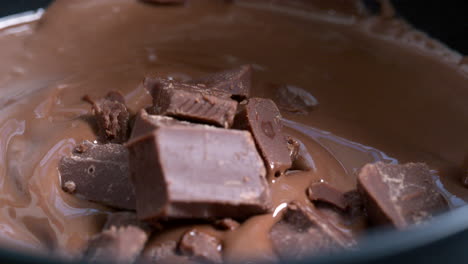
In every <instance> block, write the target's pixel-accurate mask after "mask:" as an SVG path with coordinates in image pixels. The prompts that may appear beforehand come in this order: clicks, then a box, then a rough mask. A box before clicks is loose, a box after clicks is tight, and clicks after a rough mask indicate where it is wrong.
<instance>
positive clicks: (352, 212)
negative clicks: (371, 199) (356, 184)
mask: <svg viewBox="0 0 468 264" xmlns="http://www.w3.org/2000/svg"><path fill="white" fill-rule="evenodd" d="M343 197H344V200H345V201H346V204H347V211H348V214H349V217H350V219H351V221H354V220H355V219H358V218H367V216H365V215H364V214H365V213H364V212H365V207H364V200H363V198H362V195H361V194H360V193H359V191H358V190H351V191H347V192H345V193H344V194H343Z"/></svg>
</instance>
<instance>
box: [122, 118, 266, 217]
mask: <svg viewBox="0 0 468 264" xmlns="http://www.w3.org/2000/svg"><path fill="white" fill-rule="evenodd" d="M127 146H128V148H129V150H130V168H131V174H132V179H133V181H134V185H135V188H136V195H137V198H136V200H137V202H136V203H137V213H138V217H139V218H140V219H142V220H148V221H149V220H157V219H160V218H220V217H232V218H246V217H248V216H251V215H254V214H259V213H264V212H267V211H268V210H269V205H270V195H269V189H268V185H267V182H266V179H265V167H264V164H263V162H262V160H261V158H260V156H259V154H258V153H257V150H256V149H255V144H254V142H253V139H252V136H251V135H250V133H248V132H245V131H237V130H226V129H221V128H215V127H210V126H204V125H193V126H187V127H184V126H172V127H161V128H159V129H157V130H155V131H154V132H152V133H150V134H148V135H147V136H144V137H139V138H137V139H135V140H132V141H131V142H129V143H128V144H127ZM220 146H222V147H220Z"/></svg>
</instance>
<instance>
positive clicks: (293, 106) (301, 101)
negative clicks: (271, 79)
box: [276, 85, 319, 114]
mask: <svg viewBox="0 0 468 264" xmlns="http://www.w3.org/2000/svg"><path fill="white" fill-rule="evenodd" d="M276 98H277V102H278V106H279V108H281V110H285V111H288V112H295V113H304V114H306V113H308V112H310V111H311V110H313V109H315V108H317V107H318V104H319V103H318V100H317V99H316V98H315V97H314V96H313V95H312V94H311V93H309V92H308V91H306V90H304V89H302V88H300V87H296V86H293V85H281V86H278V88H277V90H276Z"/></svg>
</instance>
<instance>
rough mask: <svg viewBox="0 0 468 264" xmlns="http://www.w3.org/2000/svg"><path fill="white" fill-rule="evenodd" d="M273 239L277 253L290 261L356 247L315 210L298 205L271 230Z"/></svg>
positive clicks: (292, 207)
mask: <svg viewBox="0 0 468 264" xmlns="http://www.w3.org/2000/svg"><path fill="white" fill-rule="evenodd" d="M270 239H271V242H272V244H273V249H274V250H275V252H276V253H277V254H278V255H279V257H280V258H281V259H283V260H287V261H295V260H304V259H306V258H307V257H310V256H311V255H314V254H323V253H324V252H331V251H335V250H338V249H342V248H347V247H350V246H352V245H353V243H354V241H353V240H352V239H350V238H348V237H346V236H345V235H344V234H343V233H341V231H339V229H337V228H336V227H335V226H334V225H333V224H331V223H330V222H329V221H328V220H327V219H326V218H325V217H323V216H322V214H321V213H320V212H318V211H317V210H316V209H315V208H313V207H306V206H304V205H301V204H299V203H297V202H292V203H290V204H289V205H288V207H287V208H286V211H285V212H284V214H283V217H282V219H281V220H280V221H279V222H278V223H276V224H275V225H274V226H273V227H272V229H271V231H270Z"/></svg>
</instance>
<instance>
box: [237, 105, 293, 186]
mask: <svg viewBox="0 0 468 264" xmlns="http://www.w3.org/2000/svg"><path fill="white" fill-rule="evenodd" d="M234 127H235V128H238V129H247V130H250V132H252V135H253V137H254V138H255V142H256V144H257V147H258V149H259V150H260V153H261V154H262V156H263V159H264V161H265V164H266V167H267V171H268V177H270V178H271V177H273V176H276V177H278V176H280V175H281V174H283V173H284V172H285V171H286V170H287V169H289V168H290V167H291V158H290V157H289V150H288V147H287V144H286V139H285V138H284V136H283V133H282V129H283V124H282V121H281V114H280V112H279V110H278V108H277V107H276V105H275V103H274V102H273V101H272V100H270V99H262V98H252V99H249V100H248V102H247V103H246V104H241V105H240V112H239V113H238V114H237V116H236V120H235V124H234Z"/></svg>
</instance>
